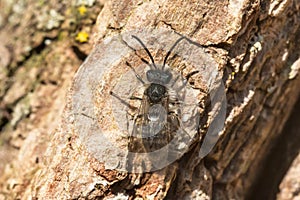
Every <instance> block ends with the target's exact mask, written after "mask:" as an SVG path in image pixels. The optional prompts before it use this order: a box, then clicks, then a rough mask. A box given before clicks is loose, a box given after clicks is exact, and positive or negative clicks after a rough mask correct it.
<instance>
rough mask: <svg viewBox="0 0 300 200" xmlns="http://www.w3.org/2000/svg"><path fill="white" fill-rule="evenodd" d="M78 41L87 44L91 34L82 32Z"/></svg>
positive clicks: (77, 37) (78, 35) (78, 36)
mask: <svg viewBox="0 0 300 200" xmlns="http://www.w3.org/2000/svg"><path fill="white" fill-rule="evenodd" d="M75 40H76V41H78V42H81V43H83V42H87V41H88V40H89V34H88V33H87V32H84V31H80V32H79V33H78V34H77V36H76V38H75Z"/></svg>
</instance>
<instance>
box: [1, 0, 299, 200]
mask: <svg viewBox="0 0 300 200" xmlns="http://www.w3.org/2000/svg"><path fill="white" fill-rule="evenodd" d="M103 3H104V7H103V9H102V4H103ZM1 4H3V6H2V5H1ZM0 5H1V7H3V8H6V9H3V12H2V11H1V19H2V22H1V20H0V27H1V30H0V38H1V40H2V41H3V43H1V44H0V45H1V46H0V52H1V60H0V61H1V66H0V67H1V71H0V77H1V79H0V81H1V90H0V98H1V104H0V109H1V110H0V111H1V113H0V120H1V121H0V124H1V129H2V133H1V135H0V136H1V140H0V141H1V143H3V144H2V146H1V155H0V156H1V160H4V162H2V163H0V168H1V171H3V172H4V173H3V174H2V175H1V176H0V180H1V182H0V191H1V192H0V197H3V198H5V197H7V198H9V199H18V198H21V199H32V198H38V199H79V198H88V199H97V198H98V199H113V198H114V199H134V198H140V199H164V198H165V199H247V198H248V199H268V198H269V199H273V198H274V197H275V195H276V193H277V190H278V187H279V184H280V180H281V178H282V176H283V175H284V174H285V172H286V171H287V168H288V166H289V165H290V163H291V162H292V160H293V159H294V157H295V156H296V155H297V153H298V152H299V149H300V145H298V144H295V142H293V141H297V140H296V139H297V138H299V135H297V133H298V134H299V130H300V129H299V125H297V123H292V122H290V121H293V120H295V118H296V117H297V115H296V114H292V115H291V118H290V120H289V123H287V124H286V126H285V127H284V125H285V122H286V121H287V119H288V117H289V115H290V114H291V113H292V111H294V113H299V106H296V107H294V105H295V103H296V101H297V99H298V96H299V90H300V89H299V83H300V78H299V75H298V72H299V69H300V60H299V54H300V53H299V52H300V48H299V46H298V45H297V44H298V43H299V42H300V3H299V2H298V1H296V0H294V1H293V0H286V1H272V2H271V1H250V0H241V1H227V2H221V1H220V2H219V1H215V2H197V1H159V2H157V1H149V2H144V1H135V0H131V1H129V0H124V1H121V2H120V1H113V0H112V1H106V2H102V1H101V2H97V1H96V2H95V1H76V3H74V4H70V3H64V4H62V3H58V2H56V1H54V0H53V1H49V2H43V1H42V2H34V1H32V2H31V1H28V2H27V3H26V2H23V1H20V2H18V3H14V4H12V3H11V4H10V3H9V2H8V1H5V2H3V3H0ZM100 9H102V10H101V13H100V14H99V16H98V18H97V23H96V24H94V22H95V19H96V13H98V12H99V10H100ZM149 30H150V32H149ZM157 30H158V31H159V32H158V33H159V34H157V32H155V31H157ZM92 32H93V33H95V34H94V35H93V36H92ZM175 32H176V33H175ZM149 33H153V35H151V34H149ZM177 33H178V34H179V35H178V34H177ZM120 34H121V36H122V37H123V38H122V40H120V38H119V35H120ZM133 34H135V35H137V36H139V38H140V39H141V41H142V42H144V43H145V44H146V46H147V47H148V48H149V51H150V53H151V54H152V55H154V56H153V57H154V59H153V60H154V62H158V61H159V60H160V61H161V60H163V58H164V56H165V55H166V53H167V51H168V50H169V49H170V47H171V46H172V45H173V44H174V42H175V41H176V39H178V38H180V37H181V36H185V38H184V39H183V40H185V42H186V43H185V44H187V45H186V46H187V47H189V49H185V51H183V56H182V51H180V50H176V48H177V46H176V48H175V47H174V51H175V50H176V51H177V52H176V53H177V56H176V55H175V54H173V53H171V54H170V58H169V60H167V61H168V62H167V65H168V66H169V65H170V66H171V67H170V71H172V73H173V72H174V74H178V77H182V78H183V79H187V80H188V83H187V85H185V83H184V82H183V83H184V84H183V86H184V87H187V88H190V89H184V91H187V96H188V98H187V99H189V98H190V99H193V98H192V97H190V96H189V95H191V94H194V93H195V94H197V95H195V98H194V99H193V100H195V102H194V103H195V104H197V105H199V107H197V112H196V114H195V116H199V119H198V118H195V119H196V120H195V122H193V123H195V124H197V125H199V126H197V133H196V134H194V135H192V142H191V143H189V145H188V146H187V149H185V151H184V152H183V154H182V155H180V156H179V157H178V158H177V159H176V160H172V162H170V163H168V165H166V166H163V167H160V168H157V169H155V170H149V169H147V170H145V171H144V173H131V172H132V171H130V170H128V169H127V171H126V170H123V171H119V170H118V169H117V168H118V166H119V165H121V164H122V163H121V162H122V161H121V160H118V158H119V156H120V155H117V154H114V153H115V152H114V150H115V149H116V147H117V146H121V147H122V148H124V149H127V148H128V149H130V148H131V147H130V145H129V146H126V144H127V142H128V140H127V137H125V138H124V137H121V136H122V133H123V132H122V131H123V130H121V129H120V127H118V126H116V124H117V125H118V123H119V124H120V123H124V124H126V123H125V122H124V121H125V120H122V116H123V115H124V116H125V115H126V116H128V115H127V114H125V111H124V110H122V109H120V111H118V108H119V107H120V105H123V106H124V107H125V106H126V105H124V104H126V103H124V102H123V103H122V101H124V96H122V95H120V93H122V92H123V91H124V90H125V89H127V88H126V87H130V86H129V85H122V84H119V85H118V83H123V82H122V81H123V80H125V79H126V77H132V79H128V80H129V81H131V82H130V83H132V85H133V84H134V81H136V82H143V80H146V79H147V81H149V82H151V81H150V78H149V77H148V76H147V77H145V76H146V75H145V74H142V75H144V76H143V77H139V76H137V78H136V77H135V75H134V72H136V73H138V74H140V71H142V70H143V69H144V68H143V67H142V68H139V66H142V64H143V62H142V61H141V60H144V62H149V63H150V64H149V65H151V59H150V58H149V56H148V53H147V52H145V51H144V50H143V48H141V43H140V42H138V40H136V39H133V40H130V41H131V42H132V43H128V44H127V43H126V42H128V41H129V40H126V39H124V38H126V37H127V36H128V35H129V36H131V35H133ZM155 34H156V35H155ZM9 35H12V36H13V37H9ZM87 36H90V39H89V40H88V38H87ZM129 36H128V37H129ZM142 36H144V37H142ZM91 37H92V38H91ZM108 38H113V39H112V40H108ZM153 38H154V39H153ZM183 40H182V41H183ZM120 41H121V42H120ZM124 41H125V43H126V44H125V43H124ZM192 41H193V42H192ZM134 42H135V43H134ZM159 42H160V45H161V46H163V48H156V49H155V45H156V44H157V43H159ZM172 42H173V43H172ZM134 44H135V45H134ZM92 45H93V50H92V51H91V46H92ZM114 45H115V46H114ZM131 45H133V46H134V47H132V46H131ZM186 46H185V47H186ZM178 48H181V46H180V43H178ZM182 48H183V49H184V46H183V47H182ZM188 50H191V52H189V51H188ZM192 50H195V51H197V52H199V55H201V56H202V59H194V58H195V57H193V55H196V54H193V51H192ZM90 52H91V53H90ZM185 52H189V53H187V54H185ZM87 54H89V57H88V58H87V60H86V61H85V62H84V63H83V64H82V66H81V67H80V68H79V70H78V72H77V74H76V75H75V78H74V79H73V77H74V74H75V71H76V70H77V66H79V65H80V62H81V61H82V60H83V59H84V58H85V57H86V55H87ZM197 55H198V54H197ZM184 56H187V57H186V59H185V57H184ZM117 58H119V60H117ZM138 58H142V59H138ZM183 58H184V59H183ZM113 59H115V60H113ZM116 60H117V61H118V62H113V61H116ZM145 60H147V61H145ZM127 62H128V63H130V64H129V65H132V66H128V64H126V63H127ZM195 62H196V64H195ZM198 62H199V63H200V66H198V67H200V68H199V70H196V71H195V70H194V68H193V66H196V65H197V63H198ZM199 63H198V64H199ZM158 64H159V63H158ZM2 68H3V70H2ZM197 69H198V68H197ZM148 72H149V71H148ZM102 73H103V74H102ZM130 73H131V74H133V75H131V76H130V75H127V74H130ZM159 73H160V75H162V74H163V72H161V71H160V72H159ZM163 75H165V74H163ZM212 75H214V77H215V79H216V82H213V83H212V84H211V85H210V84H205V81H207V79H205V78H210V77H211V76H212ZM72 79H73V81H72ZM140 79H143V80H140ZM174 79H176V76H174V75H173V76H172V80H174ZM179 79H180V78H179ZM128 80H126V81H127V82H128ZM162 80H163V81H162ZM203 80H204V81H203ZM220 80H221V81H220ZM71 81H72V86H70V85H71ZM160 81H162V82H164V83H166V79H160ZM69 87H71V89H70V91H69V92H68V94H67V98H66V96H65V95H66V92H67V88H69ZM149 87H150V86H149ZM118 88H119V90H117V91H118V92H116V91H115V90H113V89H118ZM111 91H114V93H115V94H113V96H112V94H111V93H110V92H111ZM189 91H191V93H188V92H189ZM220 91H221V93H220ZM222 91H223V92H224V94H223V93H222ZM176 92H178V93H179V92H181V89H180V90H179V89H178V90H176ZM145 94H146V93H145ZM145 94H144V96H143V99H145V98H148V100H147V101H144V100H142V102H145V105H148V104H150V103H151V100H149V99H151V95H148V96H147V95H145ZM225 94H226V95H225ZM225 97H226V98H225ZM168 98H170V97H168ZM131 100H132V99H131ZM125 101H126V102H127V99H125ZM224 101H225V104H224ZM110 102H114V104H113V106H111V103H110ZM149 102H150V103H149ZM107 105H110V106H107ZM118 106H119V107H118ZM146 107H147V106H146ZM149 107H150V106H149ZM150 108H151V107H150ZM293 108H295V109H293ZM62 110H63V111H62ZM116 110H117V111H116ZM139 110H141V109H139ZM145 110H147V109H146V108H145ZM149 110H150V109H149ZM222 110H225V112H224V113H222ZM115 112H119V115H116V114H114V113H115ZM174 113H175V112H174ZM222 114H224V120H222V117H221V116H222ZM60 115H61V116H62V117H58V116H60ZM148 115H149V114H148ZM148 115H147V116H148ZM295 115H296V116H295ZM168 116H169V115H168ZM118 118H119V119H118ZM168 119H169V118H168ZM193 119H194V118H193ZM118 120H120V122H118V123H117V122H116V121H118ZM190 120H192V118H191V119H190ZM220 121H221V122H222V123H219V122H220ZM215 124H218V125H219V124H222V126H221V127H220V126H218V127H216V126H215ZM124 126H125V125H124ZM297 126H298V128H294V131H291V133H292V134H294V135H291V134H288V135H289V136H286V135H287V134H286V132H287V130H289V128H291V130H292V128H293V127H297ZM99 127H100V128H101V131H103V135H105V134H106V135H105V136H107V137H106V139H107V143H105V142H103V139H102V140H101V142H102V143H99V142H97V141H96V139H98V138H99V137H100V136H101V137H102V132H100V128H99ZM198 127H199V128H198ZM210 127H213V128H211V129H210ZM210 131H211V132H212V134H210ZM171 132H172V131H171ZM187 132H188V134H190V132H189V131H187ZM191 132H192V131H191ZM98 133H99V134H98ZM108 133H110V134H108ZM111 133H113V134H111ZM171 134H172V133H171ZM120 135H121V136H120ZM87 136H88V137H87ZM94 137H95V140H92V139H91V138H94ZM122 138H123V139H122ZM207 138H208V139H207ZM295 138H296V139H295ZM111 140H113V141H114V142H115V143H114V144H113V145H111V143H109V141H111ZM144 141H145V140H143V141H142V143H143V145H144V146H143V145H141V144H140V143H141V142H139V141H137V142H136V144H137V146H142V147H143V148H145V149H147V145H148V143H145V142H144ZM163 142H165V141H163ZM210 142H212V143H210ZM215 142H217V143H216V144H215V145H214V143H215ZM283 144H285V145H286V146H288V145H289V144H293V145H292V147H293V149H295V150H294V151H287V155H285V154H281V155H280V156H281V158H283V159H284V162H280V160H278V159H275V157H276V155H278V154H279V153H278V152H282V149H284V148H285V147H286V146H284V147H283V146H282V145H283ZM211 148H213V149H212V150H211ZM145 149H144V150H145ZM210 150H211V151H210ZM274 152H276V154H274ZM207 153H209V154H208V155H207ZM128 155H129V154H128ZM128 155H125V157H126V156H127V158H128ZM168 155H169V154H168ZM105 156H106V157H107V158H106V159H104V160H105V161H106V162H103V160H101V159H102V158H103V157H105ZM121 156H122V155H121ZM203 156H205V157H204V158H203ZM158 157H159V156H158ZM287 157H288V158H287ZM168 158H169V157H168ZM108 159H111V160H110V162H109V163H108ZM133 159H135V158H133ZM157 159H159V158H157ZM127 162H128V160H127ZM129 162H130V161H129ZM116 163H117V164H116ZM120 163H121V164H120ZM270 163H274V165H271V164H270ZM155 164H161V163H155ZM298 165H299V162H298ZM274 169H275V170H278V171H274V173H273V174H272V173H270V172H271V170H274ZM272 172H273V171H272ZM274 174H276V176H275V175H274ZM294 176H296V178H295V177H294V179H295V180H297V181H298V183H299V179H300V178H299V174H296V173H295V175H294ZM297 177H298V179H297ZM272 180H275V181H272ZM284 185H286V186H284ZM280 189H281V190H282V191H284V190H285V189H287V190H288V189H289V185H288V184H284V183H282V184H281V188H280ZM297 189H298V190H299V186H298V188H293V191H297ZM293 195H294V196H296V195H299V194H297V192H294V193H292V194H291V196H293ZM291 196H290V197H291ZM278 198H279V199H284V198H285V196H284V194H282V193H281V194H280V195H278Z"/></svg>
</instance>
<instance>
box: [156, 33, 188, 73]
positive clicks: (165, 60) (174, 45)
mask: <svg viewBox="0 0 300 200" xmlns="http://www.w3.org/2000/svg"><path fill="white" fill-rule="evenodd" d="M183 39H185V37H184V36H181V38H179V39H178V40H177V41H176V42H175V43H174V44H173V46H172V47H171V49H170V50H169V51H168V53H167V55H166V57H165V59H164V64H163V66H162V70H164V68H165V65H166V62H167V60H168V57H169V56H170V54H171V52H172V51H173V49H174V48H175V47H176V45H177V44H178V43H179V42H180V41H181V40H183Z"/></svg>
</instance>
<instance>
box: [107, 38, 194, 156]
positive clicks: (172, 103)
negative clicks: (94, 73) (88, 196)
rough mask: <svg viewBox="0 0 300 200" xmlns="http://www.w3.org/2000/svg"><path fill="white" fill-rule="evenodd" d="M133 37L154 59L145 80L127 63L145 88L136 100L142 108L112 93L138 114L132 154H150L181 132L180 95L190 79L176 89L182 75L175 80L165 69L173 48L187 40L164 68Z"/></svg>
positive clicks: (140, 42) (151, 58)
mask: <svg viewBox="0 0 300 200" xmlns="http://www.w3.org/2000/svg"><path fill="white" fill-rule="evenodd" d="M132 37H133V38H134V39H135V40H136V41H137V42H139V44H140V45H141V46H142V47H143V48H144V50H145V51H146V53H147V54H148V56H149V58H150V60H151V64H150V63H149V62H146V64H148V65H149V66H150V69H149V70H148V71H147V72H146V78H147V80H146V81H145V80H143V78H142V77H141V76H140V75H139V74H138V73H136V71H135V69H134V68H133V67H132V66H131V65H130V64H129V63H128V62H126V64H127V65H128V66H129V67H130V68H131V69H132V70H133V72H134V74H135V77H136V78H137V79H138V81H139V82H141V83H142V85H143V86H144V88H145V89H144V92H143V96H142V98H138V97H136V98H135V99H136V100H140V101H141V104H140V107H139V108H136V107H133V106H132V105H130V104H129V103H128V102H126V101H125V100H123V99H121V98H120V97H119V96H118V95H117V94H115V93H113V92H112V91H111V92H110V94H111V95H112V96H114V97H116V98H118V99H119V100H120V101H121V102H122V103H124V104H125V105H126V106H127V107H128V108H129V109H131V110H135V111H136V114H135V116H133V120H134V123H133V124H134V125H133V129H132V132H131V133H129V137H128V139H129V142H128V150H129V152H134V153H149V152H154V151H157V150H159V149H161V148H163V147H164V146H166V145H167V144H169V142H170V141H171V140H172V139H173V138H174V137H175V135H176V132H177V133H178V130H179V129H181V118H182V112H181V109H180V106H181V104H182V103H183V100H184V97H183V96H184V93H183V94H182V95H180V94H179V93H180V91H181V90H183V89H184V87H185V86H186V84H187V82H188V80H182V85H181V86H180V87H175V88H174V87H173V86H174V85H175V83H176V82H177V81H178V80H180V77H179V75H178V76H176V77H173V76H174V75H173V74H172V73H171V71H170V69H169V68H167V67H166V63H167V60H168V58H169V56H170V54H171V52H172V51H173V49H174V48H175V47H176V45H178V43H179V42H180V41H182V40H183V39H185V37H183V36H182V37H180V38H179V39H178V40H177V41H176V42H175V43H174V44H173V46H172V47H171V48H170V50H169V51H168V52H167V54H166V56H165V58H164V61H163V64H162V65H161V67H158V66H157V65H156V64H155V62H154V59H153V56H152V55H151V53H150V51H149V50H148V48H147V47H146V46H145V44H144V43H143V42H142V41H141V40H140V39H139V38H138V37H137V36H134V35H132ZM195 73H198V71H196V72H192V73H191V74H189V75H188V77H190V76H192V75H193V74H195ZM187 79H188V78H187ZM177 85H178V84H177ZM180 132H182V130H181V131H180ZM132 159H133V158H130V159H129V160H132Z"/></svg>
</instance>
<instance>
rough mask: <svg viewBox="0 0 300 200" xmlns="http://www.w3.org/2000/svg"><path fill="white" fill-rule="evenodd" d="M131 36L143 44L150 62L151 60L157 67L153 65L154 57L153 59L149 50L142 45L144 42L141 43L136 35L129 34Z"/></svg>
mask: <svg viewBox="0 0 300 200" xmlns="http://www.w3.org/2000/svg"><path fill="white" fill-rule="evenodd" d="M131 36H132V37H133V38H134V39H136V40H137V41H138V42H139V43H140V44H141V45H142V46H143V48H144V49H145V51H146V52H147V54H148V56H149V57H150V59H151V62H152V64H153V66H154V68H155V69H157V67H156V65H155V62H154V59H153V57H152V55H151V53H150V51H149V50H148V48H147V47H146V46H145V45H144V43H143V42H142V41H141V40H140V39H139V38H138V37H136V36H135V35H131Z"/></svg>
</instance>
